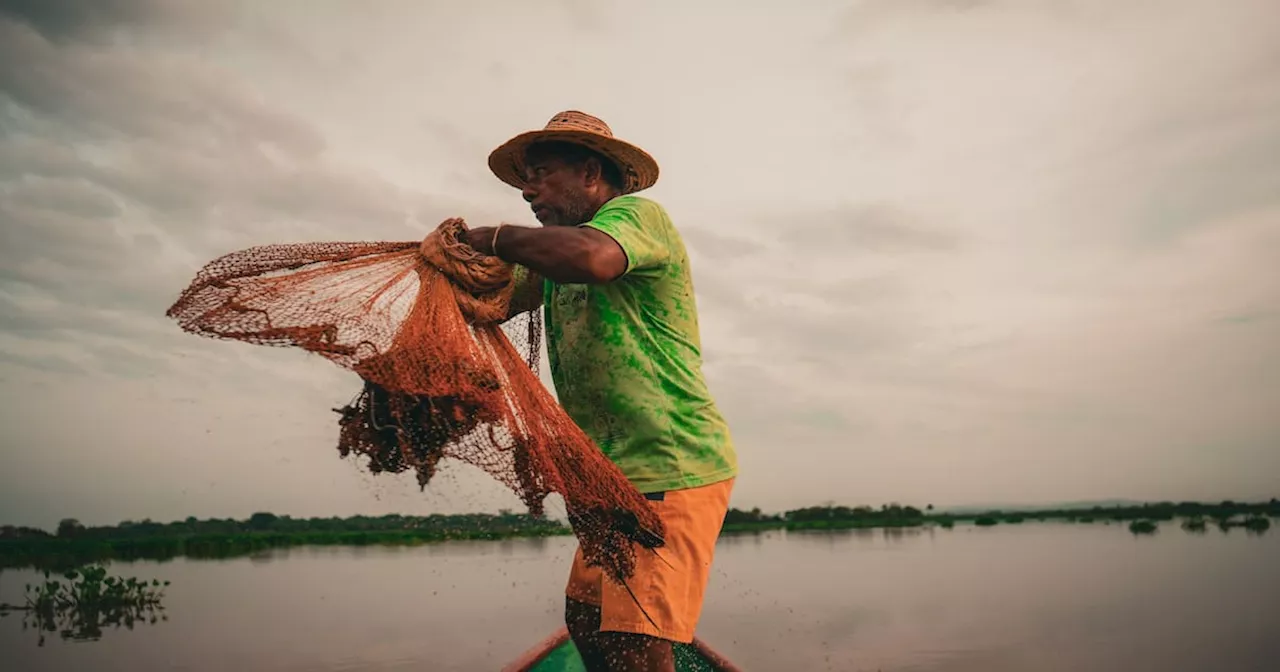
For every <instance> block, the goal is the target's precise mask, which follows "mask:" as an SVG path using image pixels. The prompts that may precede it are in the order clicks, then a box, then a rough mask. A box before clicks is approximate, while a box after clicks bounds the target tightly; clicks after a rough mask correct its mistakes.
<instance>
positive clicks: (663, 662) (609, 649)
mask: <svg viewBox="0 0 1280 672" xmlns="http://www.w3.org/2000/svg"><path fill="white" fill-rule="evenodd" d="M596 637H597V642H598V643H599V652H600V654H602V656H603V658H604V660H606V661H608V662H609V664H610V667H609V668H607V669H609V670H617V671H619V672H622V671H624V670H625V672H675V670H676V659H675V654H674V652H673V650H672V648H671V642H669V641H667V640H665V639H659V638H657V637H650V636H649V635H633V634H631V633H629V632H601V633H598V634H597V635H596ZM588 669H590V668H588Z"/></svg>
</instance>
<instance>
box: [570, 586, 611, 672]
mask: <svg viewBox="0 0 1280 672" xmlns="http://www.w3.org/2000/svg"><path fill="white" fill-rule="evenodd" d="M564 624H565V626H566V627H568V628H569V637H571V638H572V639H573V645H574V646H576V647H578V655H580V656H582V662H583V664H584V665H585V666H586V668H587V672H609V661H608V660H607V659H605V657H604V652H603V651H601V650H600V646H599V644H598V643H597V639H598V638H599V637H600V607H596V606H592V605H590V604H587V603H585V602H578V601H577V600H571V599H569V598H567V597H566V598H565V599H564Z"/></svg>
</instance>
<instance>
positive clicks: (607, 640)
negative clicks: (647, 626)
mask: <svg viewBox="0 0 1280 672" xmlns="http://www.w3.org/2000/svg"><path fill="white" fill-rule="evenodd" d="M564 620H565V625H566V627H568V628H569V636H570V637H572V638H573V644H574V646H576V647H578V655H580V656H581V657H582V662H583V663H584V665H585V666H586V668H587V672H610V671H617V672H675V669H676V666H675V665H676V664H675V655H674V653H673V651H672V649H671V642H669V641H667V640H665V639H659V638H657V637H649V636H648V635H635V634H631V633H625V632H600V608H599V607H594V606H591V605H589V604H584V603H582V602H578V601H575V600H571V599H568V598H565V608H564Z"/></svg>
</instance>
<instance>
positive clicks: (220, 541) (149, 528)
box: [0, 499, 1280, 570]
mask: <svg viewBox="0 0 1280 672" xmlns="http://www.w3.org/2000/svg"><path fill="white" fill-rule="evenodd" d="M1272 518H1275V519H1277V522H1280V501H1277V500H1276V499H1271V500H1270V501H1268V502H1253V503H1237V502H1231V501H1226V502H1220V503H1217V504H1204V503H1198V502H1183V503H1176V504H1175V503H1171V502H1162V503H1156V504H1141V505H1130V506H1114V507H1100V506H1095V507H1089V508H1074V509H1070V508H1069V509H1044V510H1032V511H1014V510H1009V511H1002V510H991V511H985V512H966V513H963V514H955V513H939V512H934V511H930V510H928V509H926V510H923V511H922V510H920V509H917V508H914V507H911V506H899V505H885V506H882V507H880V508H879V509H872V508H870V507H854V508H849V507H842V506H829V507H828V506H824V507H809V508H804V509H797V510H793V511H787V512H785V513H779V514H764V513H761V512H760V510H759V509H753V510H751V511H742V510H739V509H730V510H729V512H728V514H727V515H726V516H725V522H724V526H723V528H722V532H721V534H722V535H735V534H744V533H753V532H764V531H771V530H788V531H831V530H856V529H877V528H880V529H894V528H921V527H926V528H930V527H941V528H943V529H950V528H952V527H954V526H956V525H957V524H964V525H973V526H977V527H991V526H995V525H1016V524H1021V523H1024V522H1060V523H1066V524H1096V523H1105V524H1110V523H1128V524H1129V529H1130V531H1131V532H1133V533H1134V534H1152V533H1154V532H1155V531H1156V530H1157V529H1158V528H1159V524H1160V523H1163V522H1171V521H1174V520H1178V519H1180V520H1181V521H1182V523H1181V526H1182V527H1183V529H1185V530H1186V531H1188V532H1191V533H1201V532H1203V531H1204V530H1205V529H1206V528H1207V527H1208V526H1209V525H1214V526H1217V527H1218V528H1219V529H1221V530H1222V531H1224V532H1226V531H1228V530H1230V529H1233V528H1236V527H1241V528H1245V529H1246V530H1247V531H1248V532H1251V533H1257V534H1261V533H1265V532H1266V531H1267V529H1269V528H1270V526H1271V520H1270V519H1272ZM572 534H573V531H572V529H571V528H570V527H569V526H568V525H567V524H565V523H562V522H560V521H557V520H550V519H545V518H535V517H533V516H529V515H527V514H514V513H510V512H508V511H503V512H502V513H499V514H464V515H450V516H443V515H433V516H401V515H397V514H391V515H386V516H380V517H373V516H353V517H351V518H345V519H343V518H336V517H335V518H309V519H294V518H290V517H289V516H276V515H274V514H270V513H257V514H254V515H253V516H251V517H250V518H249V519H247V520H244V521H236V520H231V519H210V520H205V521H201V520H197V519H195V518H187V519H186V520H184V521H175V522H171V523H154V522H151V521H149V520H147V521H142V522H140V523H133V522H130V521H126V522H124V523H121V524H120V525H116V526H101V527H84V526H81V525H79V523H77V522H76V521H74V520H64V521H62V524H60V525H59V529H58V530H57V531H56V533H53V534H51V533H49V532H46V531H44V530H40V529H36V528H29V527H14V526H4V527H3V528H0V570H2V569H25V568H35V569H46V568H47V569H67V568H72V567H77V566H80V565H84V564H88V563H92V562H104V561H113V560H115V561H125V562H128V561H133V560H159V561H166V560H171V559H175V558H179V557H183V558H193V559H224V558H234V557H242V556H247V555H252V554H254V553H258V552H261V551H265V550H269V549H273V548H290V547H300V546H348V547H351V546H418V545H423V544H431V543H440V542H446V541H501V540H506V539H536V538H546V537H556V536H569V535H572Z"/></svg>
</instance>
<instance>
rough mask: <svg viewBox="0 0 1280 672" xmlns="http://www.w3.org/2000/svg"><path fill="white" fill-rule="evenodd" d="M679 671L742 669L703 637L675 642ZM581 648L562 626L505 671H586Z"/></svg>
mask: <svg viewBox="0 0 1280 672" xmlns="http://www.w3.org/2000/svg"><path fill="white" fill-rule="evenodd" d="M674 652H675V659H676V670H677V672H740V671H739V670H738V668H737V667H735V666H734V665H733V664H732V663H730V662H729V661H727V660H725V659H724V657H723V656H721V655H720V654H718V653H716V652H715V651H712V650H711V648H710V647H708V646H707V645H706V644H704V643H703V642H702V641H700V640H694V642H693V643H692V644H676V645H675V646H674ZM586 669H587V668H586V667H585V666H583V664H582V657H581V656H579V655H578V648H577V647H576V646H574V645H573V640H571V639H569V633H568V632H566V631H564V630H561V631H559V632H557V633H556V634H554V635H552V636H551V637H549V638H547V640H546V641H544V642H543V643H542V644H540V645H538V646H537V647H534V648H533V649H530V650H529V651H528V652H526V653H525V655H524V656H522V657H521V658H520V659H519V660H518V661H516V662H514V663H512V664H511V665H508V666H507V667H506V668H504V670H503V672H586Z"/></svg>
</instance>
